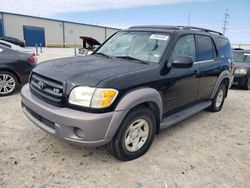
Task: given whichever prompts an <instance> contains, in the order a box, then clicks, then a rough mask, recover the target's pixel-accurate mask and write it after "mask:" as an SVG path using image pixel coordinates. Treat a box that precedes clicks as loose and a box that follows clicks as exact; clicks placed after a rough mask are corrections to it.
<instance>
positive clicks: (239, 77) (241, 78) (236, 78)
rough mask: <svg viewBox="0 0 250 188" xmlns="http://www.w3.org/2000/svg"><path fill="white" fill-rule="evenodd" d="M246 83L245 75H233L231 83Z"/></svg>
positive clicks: (240, 84)
mask: <svg viewBox="0 0 250 188" xmlns="http://www.w3.org/2000/svg"><path fill="white" fill-rule="evenodd" d="M246 83H247V75H234V80H233V85H237V86H245V85H246Z"/></svg>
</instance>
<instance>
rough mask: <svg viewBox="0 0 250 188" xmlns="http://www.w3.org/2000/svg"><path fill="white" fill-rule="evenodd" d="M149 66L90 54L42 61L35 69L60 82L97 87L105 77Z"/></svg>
mask: <svg viewBox="0 0 250 188" xmlns="http://www.w3.org/2000/svg"><path fill="white" fill-rule="evenodd" d="M149 67H151V66H150V65H146V64H140V63H136V62H133V61H132V62H131V61H127V60H120V59H118V58H106V57H102V56H99V55H90V56H76V57H70V58H62V59H55V60H50V61H46V62H42V63H39V64H38V66H37V67H36V68H35V69H33V71H34V72H36V73H38V74H40V75H43V76H45V77H49V78H52V79H54V80H57V81H59V82H66V83H69V84H72V85H84V86H90V87H95V86H96V85H97V84H98V83H99V82H101V81H103V80H105V79H108V78H111V77H114V76H118V75H120V74H124V73H128V72H133V71H139V70H144V69H147V68H149Z"/></svg>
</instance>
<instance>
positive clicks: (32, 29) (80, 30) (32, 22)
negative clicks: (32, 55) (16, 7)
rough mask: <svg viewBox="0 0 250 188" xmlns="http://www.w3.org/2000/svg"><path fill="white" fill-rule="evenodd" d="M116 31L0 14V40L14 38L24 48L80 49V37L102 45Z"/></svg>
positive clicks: (107, 28)
mask: <svg viewBox="0 0 250 188" xmlns="http://www.w3.org/2000/svg"><path fill="white" fill-rule="evenodd" d="M118 30H119V29H117V28H112V27H105V26H97V25H90V24H82V23H76V22H69V21H63V20H55V19H48V18H41V17H34V16H27V15H20V14H13V13H6V12H0V37H1V36H9V37H14V38H17V39H20V40H23V41H25V42H26V45H27V46H35V45H36V44H37V45H42V46H56V47H63V46H73V45H81V44H82V40H81V39H80V36H88V37H92V38H95V39H96V40H98V41H99V42H103V41H105V40H106V39H107V38H108V37H110V36H111V35H112V34H114V33H115V32H117V31H118Z"/></svg>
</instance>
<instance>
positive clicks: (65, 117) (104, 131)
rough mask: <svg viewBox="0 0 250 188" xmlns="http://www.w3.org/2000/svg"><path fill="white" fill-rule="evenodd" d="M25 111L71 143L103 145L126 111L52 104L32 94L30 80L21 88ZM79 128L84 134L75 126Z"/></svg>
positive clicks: (44, 126)
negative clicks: (78, 132)
mask: <svg viewBox="0 0 250 188" xmlns="http://www.w3.org/2000/svg"><path fill="white" fill-rule="evenodd" d="M21 100H22V109H23V112H24V114H25V115H26V116H27V117H28V118H29V119H30V120H31V121H32V122H33V123H35V124H36V125H37V126H38V127H40V128H42V129H43V130H45V131H47V132H49V133H51V134H53V135H55V136H56V137H58V138H60V139H62V140H64V141H67V142H69V143H72V144H76V145H82V146H86V147H97V146H101V145H104V144H106V143H108V142H110V140H111V139H112V137H113V136H114V134H115V132H116V130H117V129H118V127H119V126H120V123H121V121H122V120H123V118H124V117H125V115H126V113H127V111H116V112H109V113H102V114H95V113H87V112H82V111H78V110H73V109H69V108H60V107H56V106H53V105H50V104H48V103H46V102H44V101H42V100H40V99H38V98H37V97H35V96H34V95H33V94H31V92H30V89H29V86H28V84H27V85H25V86H24V87H23V88H22V90H21ZM78 128H80V129H81V131H82V133H83V134H81V137H79V136H77V134H76V129H78Z"/></svg>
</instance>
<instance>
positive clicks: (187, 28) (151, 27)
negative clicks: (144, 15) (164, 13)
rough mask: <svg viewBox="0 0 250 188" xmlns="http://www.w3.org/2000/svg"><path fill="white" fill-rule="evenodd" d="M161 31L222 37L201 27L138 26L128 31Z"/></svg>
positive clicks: (216, 32)
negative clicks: (203, 33)
mask: <svg viewBox="0 0 250 188" xmlns="http://www.w3.org/2000/svg"><path fill="white" fill-rule="evenodd" d="M133 29H136V30H161V31H169V32H175V31H178V30H182V31H199V32H207V33H210V34H217V35H221V36H223V34H222V33H220V32H218V31H214V30H210V29H205V28H201V27H193V26H170V25H140V26H132V27H130V28H129V30H133Z"/></svg>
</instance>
